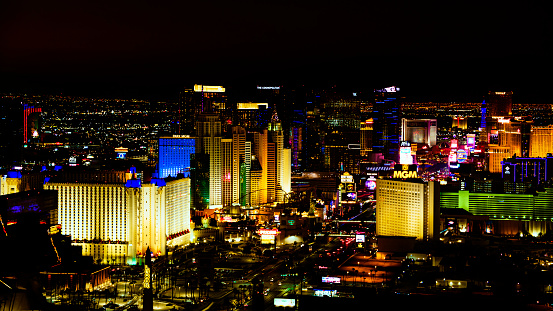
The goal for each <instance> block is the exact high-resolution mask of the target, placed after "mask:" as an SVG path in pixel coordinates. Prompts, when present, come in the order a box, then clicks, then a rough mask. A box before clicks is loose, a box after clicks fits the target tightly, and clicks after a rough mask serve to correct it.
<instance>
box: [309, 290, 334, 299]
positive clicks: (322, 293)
mask: <svg viewBox="0 0 553 311" xmlns="http://www.w3.org/2000/svg"><path fill="white" fill-rule="evenodd" d="M314 292H315V296H319V297H322V296H328V297H334V296H336V294H337V291H336V290H335V289H334V290H328V289H315V290H314Z"/></svg>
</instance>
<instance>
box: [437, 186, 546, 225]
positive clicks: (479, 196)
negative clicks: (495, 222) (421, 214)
mask: <svg viewBox="0 0 553 311" xmlns="http://www.w3.org/2000/svg"><path fill="white" fill-rule="evenodd" d="M440 208H462V209H464V210H466V211H468V212H469V213H471V214H473V215H482V216H489V217H490V219H494V218H495V219H518V220H542V221H553V188H545V190H544V191H539V192H537V193H536V194H503V193H474V192H469V191H466V190H464V191H459V192H442V193H440Z"/></svg>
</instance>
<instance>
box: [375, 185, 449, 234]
mask: <svg viewBox="0 0 553 311" xmlns="http://www.w3.org/2000/svg"><path fill="white" fill-rule="evenodd" d="M439 222H440V190H439V184H438V183H437V182H433V181H431V182H423V181H422V180H420V181H407V180H400V179H377V180H376V234H377V235H378V236H400V237H416V238H417V240H422V241H427V240H432V239H436V238H437V237H438V230H439Z"/></svg>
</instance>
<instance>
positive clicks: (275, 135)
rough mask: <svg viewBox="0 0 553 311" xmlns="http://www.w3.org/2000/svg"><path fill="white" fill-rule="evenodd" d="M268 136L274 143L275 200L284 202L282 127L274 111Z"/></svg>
mask: <svg viewBox="0 0 553 311" xmlns="http://www.w3.org/2000/svg"><path fill="white" fill-rule="evenodd" d="M269 136H270V137H271V142H272V143H274V148H275V149H274V155H273V156H274V161H275V163H274V167H275V184H274V187H275V200H276V201H277V202H284V192H283V191H282V182H283V178H284V167H283V163H282V162H283V161H282V150H283V148H284V136H283V134H282V127H281V124H280V120H279V119H278V115H277V112H276V110H275V111H274V112H273V116H272V117H271V122H270V123H269Z"/></svg>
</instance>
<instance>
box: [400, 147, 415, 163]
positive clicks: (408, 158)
mask: <svg viewBox="0 0 553 311" xmlns="http://www.w3.org/2000/svg"><path fill="white" fill-rule="evenodd" d="M399 163H400V164H413V156H412V155H411V143H410V142H408V141H402V142H400V143H399Z"/></svg>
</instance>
